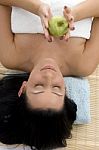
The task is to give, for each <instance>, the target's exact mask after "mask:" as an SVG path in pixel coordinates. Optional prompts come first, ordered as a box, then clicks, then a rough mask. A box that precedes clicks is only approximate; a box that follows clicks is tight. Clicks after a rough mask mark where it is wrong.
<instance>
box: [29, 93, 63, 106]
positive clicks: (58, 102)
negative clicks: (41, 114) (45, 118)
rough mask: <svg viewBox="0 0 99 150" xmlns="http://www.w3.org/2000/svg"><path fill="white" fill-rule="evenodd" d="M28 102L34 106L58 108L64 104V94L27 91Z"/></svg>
mask: <svg viewBox="0 0 99 150" xmlns="http://www.w3.org/2000/svg"><path fill="white" fill-rule="evenodd" d="M27 98H28V103H29V104H30V105H31V106H32V107H35V108H54V109H60V108H62V106H63V104H64V95H62V96H58V95H56V94H54V93H51V92H50V93H46V92H45V93H38V94H34V93H29V94H28V95H27Z"/></svg>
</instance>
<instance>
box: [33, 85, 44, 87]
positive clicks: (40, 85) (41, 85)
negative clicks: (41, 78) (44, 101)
mask: <svg viewBox="0 0 99 150" xmlns="http://www.w3.org/2000/svg"><path fill="white" fill-rule="evenodd" d="M36 86H43V84H35V87H36Z"/></svg>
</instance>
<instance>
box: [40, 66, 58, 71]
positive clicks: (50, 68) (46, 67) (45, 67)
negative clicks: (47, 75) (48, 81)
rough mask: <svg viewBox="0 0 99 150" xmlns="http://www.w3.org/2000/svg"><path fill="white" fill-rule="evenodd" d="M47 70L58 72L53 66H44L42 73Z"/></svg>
mask: <svg viewBox="0 0 99 150" xmlns="http://www.w3.org/2000/svg"><path fill="white" fill-rule="evenodd" d="M46 69H49V70H53V71H55V72H56V69H55V68H54V67H53V66H51V65H47V66H44V67H43V68H42V69H41V70H40V71H42V70H46Z"/></svg>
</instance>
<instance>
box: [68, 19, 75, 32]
mask: <svg viewBox="0 0 99 150" xmlns="http://www.w3.org/2000/svg"><path fill="white" fill-rule="evenodd" d="M69 29H70V30H74V29H75V26H74V18H71V20H70V21H69Z"/></svg>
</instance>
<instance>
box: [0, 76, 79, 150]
mask: <svg viewBox="0 0 99 150" xmlns="http://www.w3.org/2000/svg"><path fill="white" fill-rule="evenodd" d="M27 79H28V74H21V75H13V76H12V75H10V76H7V77H4V78H3V79H2V80H1V81H0V141H1V142H2V143H4V144H25V145H29V146H30V147H31V149H32V147H33V146H35V147H36V148H37V149H39V150H42V149H43V150H44V149H47V150H48V149H50V148H51V149H52V148H56V147H64V146H66V143H65V144H64V141H65V139H67V138H70V137H71V129H72V124H73V122H74V120H75V119H76V111H77V106H76V104H75V103H74V102H73V101H72V100H70V99H69V98H68V97H67V96H66V95H65V97H64V106H63V108H62V109H61V110H60V111H55V110H51V109H48V110H42V109H41V110H40V109H34V110H33V109H30V108H29V107H28V105H27V99H26V96H25V94H22V95H21V97H18V91H19V89H20V86H21V84H22V82H23V81H24V80H27Z"/></svg>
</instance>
